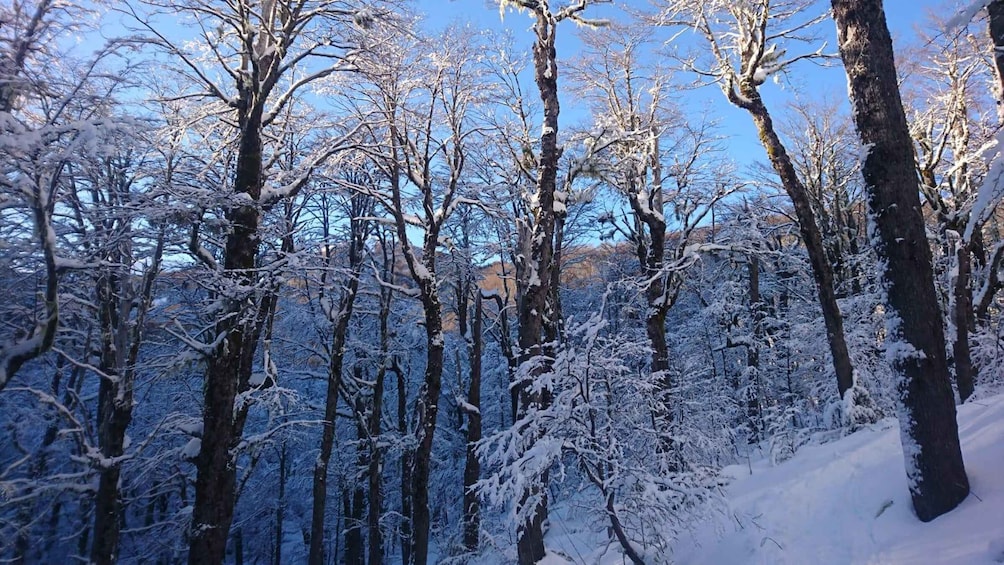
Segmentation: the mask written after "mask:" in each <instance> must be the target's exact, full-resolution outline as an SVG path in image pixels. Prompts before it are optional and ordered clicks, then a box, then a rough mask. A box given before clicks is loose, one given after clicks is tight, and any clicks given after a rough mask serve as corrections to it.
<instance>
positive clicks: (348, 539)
mask: <svg viewBox="0 0 1004 565" xmlns="http://www.w3.org/2000/svg"><path fill="white" fill-rule="evenodd" d="M342 497H343V501H344V504H343V507H344V515H345V553H344V554H343V555H342V560H341V561H339V563H343V564H344V565H363V564H364V563H365V552H364V551H363V531H362V524H361V521H362V516H363V509H362V504H363V492H362V487H360V486H358V485H357V486H353V487H352V493H351V494H349V491H348V490H346V491H344V492H343V493H342ZM332 557H334V558H335V559H337V558H338V555H333V556H332Z"/></svg>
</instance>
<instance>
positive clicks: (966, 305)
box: [952, 241, 977, 402]
mask: <svg viewBox="0 0 1004 565" xmlns="http://www.w3.org/2000/svg"><path fill="white" fill-rule="evenodd" d="M969 247H970V246H969V245H967V244H966V243H965V242H962V241H960V242H959V243H958V249H957V250H956V254H955V256H956V262H957V264H958V272H957V273H956V276H955V284H954V287H953V292H954V294H955V311H954V312H953V313H952V315H953V318H954V320H953V321H954V322H955V343H954V345H953V347H952V358H953V360H954V363H955V383H956V385H957V386H958V388H959V398H960V399H961V400H962V402H965V401H966V400H968V399H969V397H970V396H972V394H973V391H974V387H975V381H976V374H977V373H976V367H975V366H973V359H972V355H971V352H970V349H969V332H970V331H971V329H972V328H973V327H974V323H973V292H972V289H971V288H970V285H971V281H972V273H973V265H972V258H971V257H970V250H969Z"/></svg>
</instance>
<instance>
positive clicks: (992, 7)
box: [987, 0, 1004, 115]
mask: <svg viewBox="0 0 1004 565" xmlns="http://www.w3.org/2000/svg"><path fill="white" fill-rule="evenodd" d="M987 13H988V14H989V15H990V22H989V26H988V27H989V30H990V40H991V41H993V44H994V67H995V68H996V69H997V81H998V82H997V93H996V94H997V96H996V97H995V98H996V99H997V102H998V104H997V112H998V115H1000V113H1001V112H1002V111H1004V109H1002V106H1001V104H1000V102H1001V100H1002V99H1004V0H993V1H992V2H990V4H988V5H987Z"/></svg>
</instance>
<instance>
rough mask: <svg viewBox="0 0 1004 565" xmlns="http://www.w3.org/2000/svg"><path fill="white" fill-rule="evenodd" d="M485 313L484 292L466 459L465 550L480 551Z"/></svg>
mask: <svg viewBox="0 0 1004 565" xmlns="http://www.w3.org/2000/svg"><path fill="white" fill-rule="evenodd" d="M483 315H484V312H483V310H482V299H481V293H480V292H478V294H477V296H476V297H475V298H474V318H473V319H472V320H471V348H470V364H471V382H470V388H469V389H468V391H467V404H469V405H470V406H469V407H468V412H467V460H466V462H465V464H464V547H465V548H466V549H467V550H468V551H477V549H478V542H479V540H480V535H481V509H480V505H479V503H478V495H477V493H476V492H475V491H474V485H475V483H477V482H478V479H480V478H481V462H480V461H479V460H478V453H477V448H476V447H477V443H478V442H479V441H481V349H482V343H483V341H484V337H483V336H482V333H481V318H482V316H483Z"/></svg>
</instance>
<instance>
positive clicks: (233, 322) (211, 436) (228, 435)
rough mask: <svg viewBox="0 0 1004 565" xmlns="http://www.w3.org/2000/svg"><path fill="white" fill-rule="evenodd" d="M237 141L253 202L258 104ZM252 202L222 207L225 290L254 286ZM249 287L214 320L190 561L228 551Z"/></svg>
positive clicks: (246, 369) (214, 559) (257, 180)
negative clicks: (224, 209) (226, 226)
mask: <svg viewBox="0 0 1004 565" xmlns="http://www.w3.org/2000/svg"><path fill="white" fill-rule="evenodd" d="M238 122H239V123H240V124H241V136H240V145H239V147H238V153H237V173H236V179H235V181H234V191H235V192H236V193H238V194H247V195H248V196H250V198H251V200H252V202H257V201H258V199H259V197H260V196H261V186H262V172H261V167H262V139H261V109H260V108H259V109H257V110H255V111H254V112H253V113H252V114H251V115H249V116H240V117H239V120H238ZM258 214H259V212H258V208H257V206H256V205H254V204H251V205H241V206H235V207H232V208H230V209H228V210H227V213H226V215H227V219H228V220H229V221H230V224H231V230H230V233H229V234H228V235H227V239H226V244H225V249H224V265H223V266H224V277H225V278H226V279H227V282H228V283H229V284H230V285H231V288H230V289H227V292H233V291H236V290H237V289H238V288H241V287H243V288H246V289H250V288H253V287H254V286H255V285H254V278H255V275H254V268H255V259H256V257H257V254H258V245H259V240H258V219H259V218H258ZM246 292H247V291H240V292H238V293H237V296H234V297H232V298H230V299H229V300H228V306H227V310H228V312H227V313H228V314H229V315H225V316H223V317H221V319H220V321H219V322H218V323H217V324H216V328H215V335H216V336H222V337H223V339H222V340H220V345H219V346H217V348H216V350H215V351H214V352H213V354H212V356H211V357H210V359H209V362H208V367H207V368H206V378H205V387H204V388H205V400H204V403H203V433H202V448H201V449H200V451H199V455H198V457H197V458H196V463H195V465H196V479H195V505H194V509H193V511H192V538H191V545H190V547H189V552H188V562H189V565H218V564H220V563H222V562H223V558H224V555H225V554H226V546H227V538H228V537H229V535H230V524H231V522H232V521H233V516H234V503H235V485H236V473H237V467H236V465H235V462H234V461H233V458H232V452H233V449H234V448H235V447H237V443H238V442H239V441H240V437H241V435H242V434H243V431H244V416H245V415H244V414H237V413H235V411H234V399H235V398H236V397H237V392H238V390H240V389H241V388H242V387H244V386H246V385H247V383H248V381H249V379H250V377H251V369H252V366H251V361H252V359H253V357H254V353H255V349H256V348H257V339H256V337H257V331H256V328H254V327H253V324H254V322H250V321H248V320H249V319H252V320H253V319H257V316H250V315H248V314H247V312H246V310H247V309H248V306H247V305H246V303H247V299H248V298H249V297H248V296H246V295H244V293H246Z"/></svg>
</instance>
